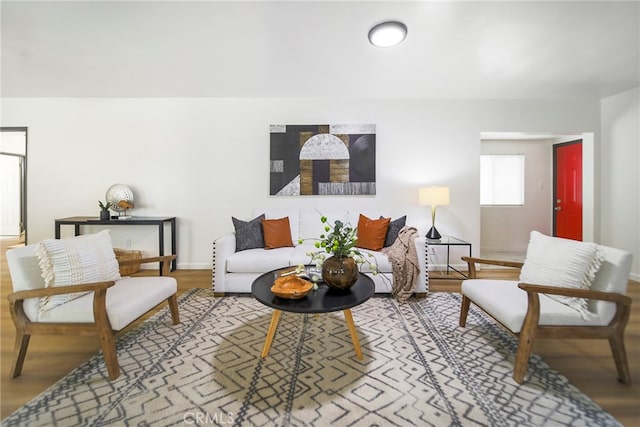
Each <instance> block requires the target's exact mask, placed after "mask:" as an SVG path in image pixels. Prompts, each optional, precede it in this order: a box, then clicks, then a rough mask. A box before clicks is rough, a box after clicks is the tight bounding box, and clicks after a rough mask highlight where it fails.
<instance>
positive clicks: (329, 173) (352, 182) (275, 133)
mask: <svg viewBox="0 0 640 427" xmlns="http://www.w3.org/2000/svg"><path fill="white" fill-rule="evenodd" d="M270 135H271V142H270V143H271V153H270V164H269V170H270V175H271V180H270V184H271V189H270V193H269V194H271V195H272V196H311V195H323V196H339V195H340V196H342V195H346V196H351V195H375V194H376V126H375V125H271V130H270Z"/></svg>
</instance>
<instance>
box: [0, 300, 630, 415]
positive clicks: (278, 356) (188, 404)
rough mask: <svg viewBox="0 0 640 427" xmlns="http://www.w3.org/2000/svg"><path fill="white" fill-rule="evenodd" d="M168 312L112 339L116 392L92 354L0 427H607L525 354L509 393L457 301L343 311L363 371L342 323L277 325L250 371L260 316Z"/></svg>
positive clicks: (496, 361) (296, 318)
mask: <svg viewBox="0 0 640 427" xmlns="http://www.w3.org/2000/svg"><path fill="white" fill-rule="evenodd" d="M179 307H180V318H181V323H180V324H179V325H175V326H173V325H172V324H171V316H170V314H169V312H168V310H166V309H163V310H162V311H160V312H158V314H156V315H154V316H152V317H151V318H149V319H148V320H146V321H145V322H143V323H142V324H141V325H140V326H139V327H137V328H136V329H134V330H131V331H130V332H128V333H127V334H125V335H123V336H122V337H120V338H119V339H118V341H117V350H118V359H119V361H120V368H121V375H120V377H119V378H118V379H117V380H115V381H109V380H108V377H107V375H106V369H105V364H104V360H103V359H102V354H100V353H98V354H96V355H95V356H94V357H92V358H91V359H90V360H89V361H87V362H86V363H84V364H82V365H81V366H79V367H78V368H76V369H75V370H73V371H72V372H71V373H70V374H69V375H67V376H66V377H65V378H63V379H62V380H60V381H59V382H58V383H56V384H54V385H53V386H51V387H50V388H49V389H48V390H46V391H45V392H43V393H42V394H41V395H40V396H38V397H36V398H35V399H34V400H33V401H31V402H29V403H28V404H26V405H25V406H23V407H22V408H20V409H19V410H17V411H16V412H14V413H13V414H11V415H10V416H9V417H7V418H6V419H4V420H2V425H3V426H14V425H15V426H26V425H29V426H45V425H47V426H50V425H59V426H71V425H74V426H75V425H83V426H103V425H128V426H133V425H136V426H151V425H158V426H169V425H199V426H204V425H224V426H232V425H233V426H323V427H324V426H332V427H340V426H475V425H478V426H559V425H582V426H594V425H597V426H608V425H610V426H618V425H620V424H619V423H618V422H617V421H616V420H615V419H614V418H613V417H612V416H611V415H609V414H607V413H606V412H604V411H603V410H602V409H601V408H600V407H599V406H598V405H597V404H595V403H594V402H593V401H592V400H591V399H589V398H588V397H587V396H586V395H584V394H583V393H581V392H580V391H579V390H578V389H576V388H575V387H574V386H573V385H571V384H570V383H569V382H568V380H567V379H566V378H565V377H564V376H562V375H561V374H559V373H558V372H556V371H554V370H552V369H551V368H550V367H549V366H548V365H547V364H546V363H545V362H544V361H543V360H542V359H541V358H540V357H538V356H536V355H533V356H532V357H531V361H530V365H529V369H528V371H527V377H526V380H525V383H524V384H522V385H519V384H517V383H516V382H514V381H513V379H512V378H511V374H512V372H513V362H514V354H515V349H516V345H517V342H516V340H515V338H513V337H512V336H511V335H509V334H507V333H506V332H504V331H503V330H502V329H500V328H499V327H498V326H496V325H495V324H494V323H493V322H492V321H491V320H489V319H488V318H486V317H485V315H484V314H482V313H481V312H480V311H478V310H476V309H474V308H473V307H472V308H471V311H470V312H469V316H468V319H467V327H465V328H461V327H459V326H458V316H459V313H460V297H459V295H457V294H449V293H431V294H429V295H428V297H427V298H425V299H421V300H413V299H411V300H410V301H409V302H408V303H405V304H399V303H398V302H397V301H396V300H394V299H393V298H390V297H387V296H376V297H374V298H371V299H370V300H368V301H367V302H365V303H364V304H362V305H360V306H357V307H355V308H353V309H352V313H353V317H354V322H355V324H356V328H357V331H358V336H359V338H360V344H361V347H362V352H363V359H362V360H358V359H357V358H356V357H355V354H354V350H353V344H352V343H351V338H350V335H349V332H348V330H347V326H346V323H345V320H344V317H343V314H342V312H335V313H328V314H321V315H302V314H295V313H286V312H283V313H282V316H281V317H280V323H279V325H278V330H277V332H276V335H275V338H274V340H273V344H272V346H271V350H270V352H269V355H268V356H267V357H266V358H265V359H261V358H260V352H261V350H262V346H263V344H264V340H265V336H266V332H267V329H268V326H269V321H270V319H271V309H269V308H268V307H265V306H264V305H262V304H260V303H259V302H257V301H256V300H254V299H253V298H252V297H251V296H247V295H231V296H225V297H222V298H214V296H213V293H212V292H211V291H209V290H206V289H192V290H190V291H188V292H186V293H185V294H183V295H182V296H181V297H180V299H179ZM26 363H27V364H28V360H27V361H26ZM25 369H29V367H28V366H26V367H25Z"/></svg>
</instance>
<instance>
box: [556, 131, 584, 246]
mask: <svg viewBox="0 0 640 427" xmlns="http://www.w3.org/2000/svg"><path fill="white" fill-rule="evenodd" d="M553 180H554V183H555V185H554V195H553V201H554V203H553V210H554V212H553V214H554V215H553V235H554V236H557V237H564V238H567V239H573V240H582V140H578V141H571V142H567V143H564V144H557V145H554V146H553Z"/></svg>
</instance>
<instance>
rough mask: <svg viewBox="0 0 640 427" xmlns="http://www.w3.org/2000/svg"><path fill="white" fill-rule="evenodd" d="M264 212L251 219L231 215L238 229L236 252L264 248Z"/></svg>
mask: <svg viewBox="0 0 640 427" xmlns="http://www.w3.org/2000/svg"><path fill="white" fill-rule="evenodd" d="M263 219H264V214H262V215H260V216H259V217H257V218H254V219H252V220H251V221H242V220H239V219H238V218H234V217H231V220H232V221H233V226H234V227H235V229H236V252H240V251H244V250H245V249H256V248H264V235H263V233H262V220H263Z"/></svg>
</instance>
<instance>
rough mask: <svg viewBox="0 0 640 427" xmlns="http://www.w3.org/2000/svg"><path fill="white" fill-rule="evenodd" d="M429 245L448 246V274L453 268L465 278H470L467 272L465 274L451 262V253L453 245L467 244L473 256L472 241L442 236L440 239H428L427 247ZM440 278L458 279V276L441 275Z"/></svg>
mask: <svg viewBox="0 0 640 427" xmlns="http://www.w3.org/2000/svg"><path fill="white" fill-rule="evenodd" d="M429 246H446V247H447V276H448V275H449V270H453V271H455V272H456V273H458V274H459V275H461V276H462V277H463V278H465V279H468V278H469V277H468V276H467V275H466V274H464V273H463V272H461V271H460V270H458V269H456V268H455V267H453V266H452V265H451V264H450V262H449V255H450V250H451V246H466V247H467V248H468V249H469V257H471V243H469V242H465V241H464V240H461V239H458V238H457V237H452V236H442V238H441V239H438V240H431V239H427V247H429ZM439 279H443V280H458V278H455V277H441V278H439Z"/></svg>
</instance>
